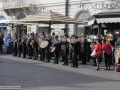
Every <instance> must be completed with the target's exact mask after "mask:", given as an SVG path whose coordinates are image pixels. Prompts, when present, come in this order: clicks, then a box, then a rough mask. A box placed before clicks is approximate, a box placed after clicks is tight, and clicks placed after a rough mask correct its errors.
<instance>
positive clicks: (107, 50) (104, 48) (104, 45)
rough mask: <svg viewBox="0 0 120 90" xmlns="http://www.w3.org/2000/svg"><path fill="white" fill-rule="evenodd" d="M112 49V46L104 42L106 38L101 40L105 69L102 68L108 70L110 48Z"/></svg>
mask: <svg viewBox="0 0 120 90" xmlns="http://www.w3.org/2000/svg"><path fill="white" fill-rule="evenodd" d="M111 48H112V49H113V46H112V45H111V44H109V43H107V42H106V39H103V40H102V51H103V54H104V57H105V69H104V70H110V55H111V50H110V49H111Z"/></svg>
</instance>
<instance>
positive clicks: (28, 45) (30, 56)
mask: <svg viewBox="0 0 120 90" xmlns="http://www.w3.org/2000/svg"><path fill="white" fill-rule="evenodd" d="M31 41H32V40H31V38H30V36H28V38H27V42H26V46H27V50H28V56H29V57H28V58H27V59H32V55H31V51H32V50H31V49H32V46H31V44H30V43H31Z"/></svg>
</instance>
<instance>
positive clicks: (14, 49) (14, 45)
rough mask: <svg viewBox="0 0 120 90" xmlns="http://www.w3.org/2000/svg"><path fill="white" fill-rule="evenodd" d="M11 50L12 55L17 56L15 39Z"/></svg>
mask: <svg viewBox="0 0 120 90" xmlns="http://www.w3.org/2000/svg"><path fill="white" fill-rule="evenodd" d="M13 51H14V55H13V56H17V39H16V40H14V41H13Z"/></svg>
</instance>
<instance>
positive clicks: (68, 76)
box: [0, 55, 120, 90]
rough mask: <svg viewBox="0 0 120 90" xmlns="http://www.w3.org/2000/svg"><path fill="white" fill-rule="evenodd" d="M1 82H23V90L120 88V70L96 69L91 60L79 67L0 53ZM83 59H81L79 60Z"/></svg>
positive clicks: (18, 83) (110, 89)
mask: <svg viewBox="0 0 120 90" xmlns="http://www.w3.org/2000/svg"><path fill="white" fill-rule="evenodd" d="M0 61H2V62H1V63H0V78H1V80H0V86H22V90H119V89H120V72H118V73H116V72H114V71H113V70H112V69H113V67H111V70H110V71H105V70H104V63H102V64H100V71H94V68H95V67H92V61H91V62H90V63H87V65H81V64H79V68H72V67H71V64H69V66H63V65H62V64H63V63H62V62H60V63H59V64H58V65H55V64H53V60H51V62H50V63H46V62H40V61H34V60H29V59H22V58H18V57H13V56H11V55H0ZM79 63H80V62H79Z"/></svg>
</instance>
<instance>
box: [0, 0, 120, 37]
mask: <svg viewBox="0 0 120 90" xmlns="http://www.w3.org/2000/svg"><path fill="white" fill-rule="evenodd" d="M49 10H52V11H53V12H57V13H60V14H63V15H67V16H69V17H71V18H74V19H76V20H78V21H82V22H84V23H85V24H82V25H73V24H69V25H65V24H57V25H52V28H54V29H55V30H52V31H51V32H55V33H56V34H58V35H64V31H63V30H61V29H63V28H67V29H69V30H68V31H67V33H68V34H69V35H72V34H75V35H77V36H82V35H83V34H85V35H89V34H100V33H98V32H100V31H98V30H99V28H98V27H96V29H94V28H93V24H94V23H93V21H94V20H93V19H91V18H94V19H95V17H94V15H96V14H99V13H102V12H106V11H109V10H113V11H114V10H115V11H116V12H119V11H120V9H119V1H118V0H56V1H55V0H35V1H34V0H2V1H1V2H0V17H4V18H5V19H12V20H13V19H15V20H16V19H21V18H24V17H29V16H31V15H34V14H38V13H42V12H47V11H49ZM46 27H48V26H47V25H46V26H45V25H18V26H16V27H14V29H13V30H12V33H14V32H17V33H18V34H21V35H24V34H27V33H31V32H35V33H36V32H37V33H43V34H46V33H48V31H47V30H46V29H45V28H46ZM94 27H95V26H94ZM0 28H2V26H1V27H0ZM4 29H5V30H6V33H5V34H6V35H7V34H8V33H9V30H8V29H7V28H4ZM93 29H94V31H93ZM93 32H94V33H93Z"/></svg>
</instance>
